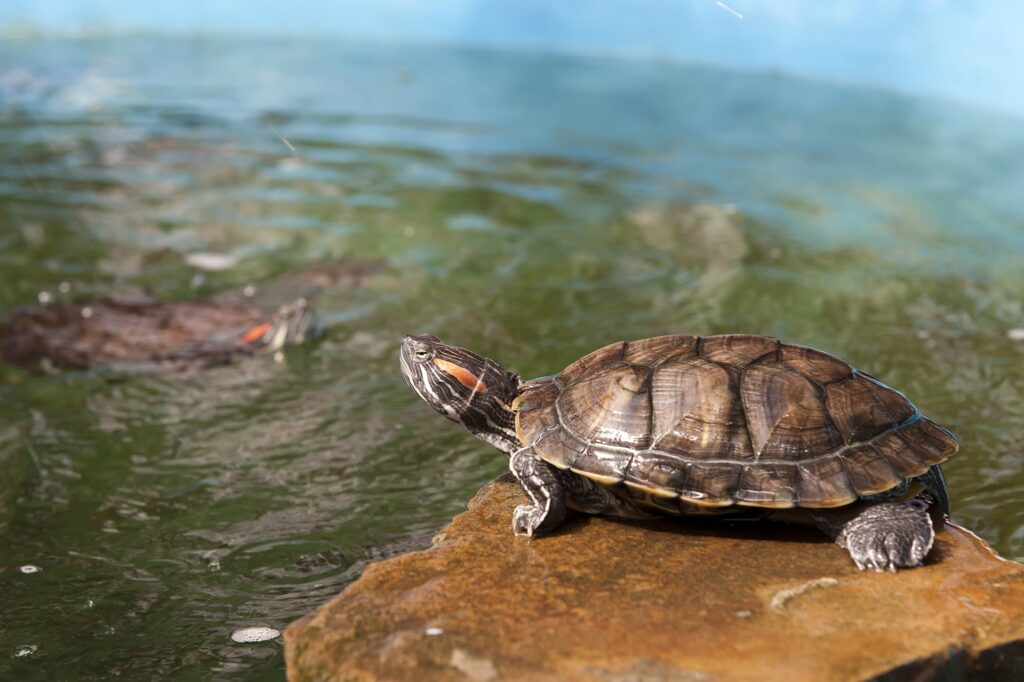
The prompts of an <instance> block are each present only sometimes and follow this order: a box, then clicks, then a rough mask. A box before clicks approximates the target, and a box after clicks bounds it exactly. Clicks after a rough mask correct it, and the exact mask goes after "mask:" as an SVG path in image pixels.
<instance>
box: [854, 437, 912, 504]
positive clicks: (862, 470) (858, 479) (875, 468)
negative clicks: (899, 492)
mask: <svg viewBox="0 0 1024 682" xmlns="http://www.w3.org/2000/svg"><path fill="white" fill-rule="evenodd" d="M842 457H843V466H844V467H845V468H846V475H847V476H848V477H849V479H850V483H851V484H852V485H853V487H854V490H856V491H857V492H858V493H860V494H861V495H874V494H876V493H881V492H885V491H886V490H888V489H890V488H893V487H895V486H896V485H897V484H899V482H900V481H902V480H903V476H902V475H901V474H900V472H899V471H897V470H896V469H895V468H894V467H893V465H892V464H890V463H889V460H888V459H887V458H886V456H885V455H884V454H882V453H881V452H879V451H878V450H877V449H876V448H875V447H874V446H873V445H871V444H870V443H862V444H860V445H857V446H854V447H852V448H850V449H849V450H845V451H844V452H843V455H842Z"/></svg>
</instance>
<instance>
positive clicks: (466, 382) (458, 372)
mask: <svg viewBox="0 0 1024 682" xmlns="http://www.w3.org/2000/svg"><path fill="white" fill-rule="evenodd" d="M434 364H435V365H437V368H438V369H440V370H441V371H442V372H444V373H446V374H450V375H451V376H453V377H454V378H455V380H456V381H458V382H459V383H460V384H462V385H463V386H465V387H466V388H468V389H470V390H472V391H475V392H476V393H484V392H486V391H487V384H485V383H484V382H482V381H480V378H479V377H478V376H477V375H475V374H473V373H472V372H470V371H469V370H468V369H466V368H465V367H460V366H459V365H456V364H455V363H454V362H448V361H447V360H442V359H441V358H434Z"/></svg>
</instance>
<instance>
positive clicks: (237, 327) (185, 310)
mask: <svg viewBox="0 0 1024 682" xmlns="http://www.w3.org/2000/svg"><path fill="white" fill-rule="evenodd" d="M319 332H320V328H319V324H318V322H317V316H316V311H315V310H314V309H313V308H312V306H310V304H309V302H308V301H307V300H306V299H305V298H300V299H297V300H295V301H292V302H291V303H288V304H286V305H283V306H280V307H278V308H277V310H276V311H274V312H273V313H272V314H270V313H267V312H265V311H263V310H262V309H260V308H259V307H257V306H253V305H250V304H248V303H245V302H239V301H226V300H224V301H219V300H212V299H207V300H199V301H161V300H157V299H153V298H149V297H144V296H133V297H127V296H119V297H109V298H104V299H99V300H93V301H89V302H85V303H66V304H59V305H54V306H43V307H35V308H27V309H24V310H19V311H16V312H15V313H14V314H12V315H11V316H10V317H9V319H8V320H6V321H5V322H0V359H2V360H4V361H5V362H7V363H9V364H12V365H17V366H21V367H26V368H35V367H38V366H42V367H52V368H61V369H86V368H89V367H103V368H115V367H116V368H121V369H129V368H162V369H192V368H199V367H209V366H214V365H222V364H225V363H227V362H230V361H231V360H232V359H233V358H235V357H238V356H243V355H256V354H267V353H274V352H276V351H278V350H280V349H282V348H284V347H286V346H293V345H297V344H301V343H304V342H305V341H307V340H309V339H311V338H313V337H315V336H316V335H318V334H319Z"/></svg>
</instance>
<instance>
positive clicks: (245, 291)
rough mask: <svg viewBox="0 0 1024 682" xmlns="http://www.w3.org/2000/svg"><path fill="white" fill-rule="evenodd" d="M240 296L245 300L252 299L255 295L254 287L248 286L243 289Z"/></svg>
mask: <svg viewBox="0 0 1024 682" xmlns="http://www.w3.org/2000/svg"><path fill="white" fill-rule="evenodd" d="M242 295H243V296H245V297H247V298H252V297H253V296H255V295H256V287H254V286H253V285H251V284H249V285H248V286H246V287H245V288H244V289H242Z"/></svg>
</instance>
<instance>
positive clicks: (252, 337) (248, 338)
mask: <svg viewBox="0 0 1024 682" xmlns="http://www.w3.org/2000/svg"><path fill="white" fill-rule="evenodd" d="M272 326H273V325H272V324H271V323H270V322H264V323H263V324H258V325H256V326H255V327H253V328H252V329H250V330H249V331H247V332H246V333H245V335H244V336H243V337H242V343H253V342H255V341H259V340H260V337H262V336H263V335H264V334H266V333H267V330H268V329H270V328H271V327H272Z"/></svg>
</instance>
